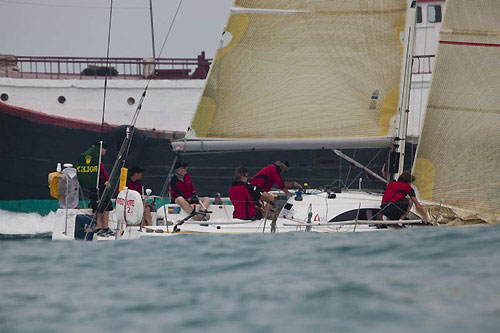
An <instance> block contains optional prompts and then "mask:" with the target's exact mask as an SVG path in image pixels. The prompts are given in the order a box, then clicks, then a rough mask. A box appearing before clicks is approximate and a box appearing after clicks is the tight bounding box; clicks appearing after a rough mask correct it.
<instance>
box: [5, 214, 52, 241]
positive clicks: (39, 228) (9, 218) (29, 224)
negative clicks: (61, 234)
mask: <svg viewBox="0 0 500 333" xmlns="http://www.w3.org/2000/svg"><path fill="white" fill-rule="evenodd" d="M54 220H55V213H54V212H51V213H49V215H47V216H42V215H40V214H37V213H15V212H9V211H5V210H0V239H13V238H16V239H18V238H33V237H42V238H44V237H48V235H51V234H52V229H53V227H54Z"/></svg>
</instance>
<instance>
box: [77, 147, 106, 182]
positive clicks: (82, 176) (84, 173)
mask: <svg viewBox="0 0 500 333" xmlns="http://www.w3.org/2000/svg"><path fill="white" fill-rule="evenodd" d="M100 152H101V147H100V145H96V146H92V147H91V148H89V149H87V150H86V151H84V152H83V154H81V155H80V157H79V158H78V163H77V166H76V171H78V181H79V182H80V186H81V187H83V188H85V189H95V188H96V187H97V177H99V156H100V155H101V153H100Z"/></svg>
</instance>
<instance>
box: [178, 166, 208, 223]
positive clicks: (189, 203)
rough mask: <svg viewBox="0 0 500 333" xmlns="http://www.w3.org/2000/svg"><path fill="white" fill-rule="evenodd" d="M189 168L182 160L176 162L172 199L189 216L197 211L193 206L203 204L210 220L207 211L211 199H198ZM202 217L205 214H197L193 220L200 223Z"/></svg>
mask: <svg viewBox="0 0 500 333" xmlns="http://www.w3.org/2000/svg"><path fill="white" fill-rule="evenodd" d="M187 166H188V164H187V163H186V162H183V161H181V160H177V162H175V165H174V176H173V177H172V180H171V181H170V198H171V199H172V200H174V202H175V203H176V204H178V205H179V206H181V208H182V209H183V210H184V211H185V212H186V213H188V214H193V213H194V212H195V210H196V208H195V207H194V206H193V205H194V204H196V203H198V202H201V203H202V204H203V206H204V209H205V214H204V215H205V216H206V218H207V219H208V218H209V216H208V214H207V211H208V206H209V205H210V199H209V198H208V197H203V198H198V193H197V191H196V188H195V187H194V184H193V182H192V181H191V177H190V176H189V174H188V173H187ZM202 215H203V214H201V215H200V214H197V215H195V216H194V217H193V219H194V220H197V221H199V220H201V219H202V218H203V217H204V216H202Z"/></svg>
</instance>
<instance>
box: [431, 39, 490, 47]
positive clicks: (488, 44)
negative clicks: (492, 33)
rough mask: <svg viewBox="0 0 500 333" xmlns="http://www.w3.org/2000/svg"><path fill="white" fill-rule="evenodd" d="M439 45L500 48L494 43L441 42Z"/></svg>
mask: <svg viewBox="0 0 500 333" xmlns="http://www.w3.org/2000/svg"><path fill="white" fill-rule="evenodd" d="M439 44H450V45H462V46H464V45H465V46H480V47H500V44H494V43H473V42H453V41H448V40H440V41H439Z"/></svg>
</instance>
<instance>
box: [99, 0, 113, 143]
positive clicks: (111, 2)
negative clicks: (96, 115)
mask: <svg viewBox="0 0 500 333" xmlns="http://www.w3.org/2000/svg"><path fill="white" fill-rule="evenodd" d="M112 17H113V0H110V6H109V24H108V46H107V50H106V71H105V74H106V75H105V77H104V98H103V101H102V118H101V140H102V139H103V135H104V114H105V112H106V93H107V90H108V70H109V45H110V44H111V18H112Z"/></svg>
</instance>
